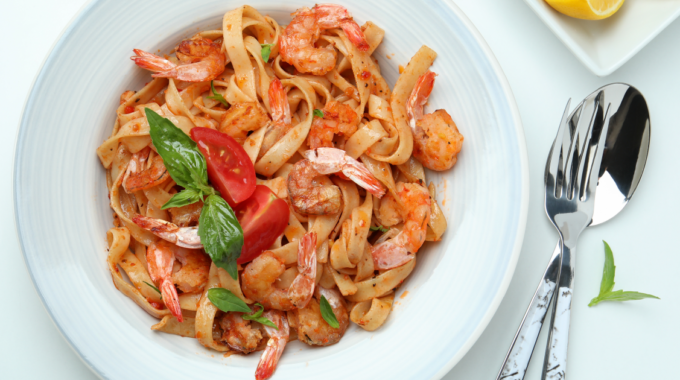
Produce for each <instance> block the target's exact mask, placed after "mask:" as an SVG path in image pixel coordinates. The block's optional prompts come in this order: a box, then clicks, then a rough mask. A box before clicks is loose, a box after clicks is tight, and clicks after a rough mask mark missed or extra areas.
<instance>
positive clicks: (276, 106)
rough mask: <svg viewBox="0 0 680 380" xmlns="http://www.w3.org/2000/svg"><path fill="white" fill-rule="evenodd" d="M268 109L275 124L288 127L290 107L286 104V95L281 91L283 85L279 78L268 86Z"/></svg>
mask: <svg viewBox="0 0 680 380" xmlns="http://www.w3.org/2000/svg"><path fill="white" fill-rule="evenodd" d="M269 107H270V108H271V110H272V119H274V122H276V123H282V124H284V125H290V124H291V123H292V121H291V115H290V105H289V104H288V95H287V94H286V91H285V90H284V89H283V85H282V84H281V81H280V80H279V78H274V80H272V82H271V83H270V84H269Z"/></svg>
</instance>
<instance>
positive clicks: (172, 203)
mask: <svg viewBox="0 0 680 380" xmlns="http://www.w3.org/2000/svg"><path fill="white" fill-rule="evenodd" d="M202 198H203V193H202V192H200V191H196V190H194V189H184V190H182V191H180V192H179V193H177V194H175V195H173V196H172V198H170V200H169V201H167V202H166V203H165V204H164V205H163V207H161V210H165V209H168V208H170V207H182V206H188V205H190V204H193V203H196V202H198V201H200V200H201V199H202Z"/></svg>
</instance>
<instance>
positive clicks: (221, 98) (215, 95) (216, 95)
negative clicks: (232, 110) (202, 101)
mask: <svg viewBox="0 0 680 380" xmlns="http://www.w3.org/2000/svg"><path fill="white" fill-rule="evenodd" d="M210 89H211V90H212V96H208V99H212V100H217V101H218V102H220V103H222V105H223V106H225V107H227V108H229V103H227V99H225V98H224V96H222V94H220V93H219V92H217V91H215V86H213V81H210Z"/></svg>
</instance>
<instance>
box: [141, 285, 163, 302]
mask: <svg viewBox="0 0 680 380" xmlns="http://www.w3.org/2000/svg"><path fill="white" fill-rule="evenodd" d="M142 282H143V283H145V284H147V285H149V286H150V287H151V289H153V290H155V291H157V292H158V294H160V295H161V299H163V293H161V291H160V290H158V288H157V287H155V286H153V285H151V284H149V283H148V282H146V281H142Z"/></svg>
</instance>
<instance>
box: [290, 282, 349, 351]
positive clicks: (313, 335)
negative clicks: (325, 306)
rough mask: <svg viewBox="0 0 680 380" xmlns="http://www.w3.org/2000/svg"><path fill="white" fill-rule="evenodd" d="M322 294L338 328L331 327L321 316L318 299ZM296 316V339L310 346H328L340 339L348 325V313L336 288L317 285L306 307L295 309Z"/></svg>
mask: <svg viewBox="0 0 680 380" xmlns="http://www.w3.org/2000/svg"><path fill="white" fill-rule="evenodd" d="M322 295H323V296H324V297H325V298H326V300H328V303H329V304H330V305H331V309H333V314H335V318H336V319H337V320H338V324H339V325H340V326H338V328H337V329H336V328H333V327H331V326H330V325H329V324H328V323H326V321H325V320H324V319H323V317H322V316H321V307H320V306H319V300H320V299H321V296H322ZM297 316H298V323H297V326H298V339H300V341H302V342H305V343H307V344H309V345H311V346H330V345H331V344H335V343H337V342H338V341H340V338H342V336H343V335H345V331H347V327H348V326H349V314H348V313H347V306H346V305H345V300H344V299H343V298H342V295H340V292H338V291H337V290H336V289H326V288H324V287H322V286H318V287H317V289H316V293H315V299H313V300H311V301H310V302H309V304H307V307H305V308H303V309H299V310H297Z"/></svg>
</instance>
